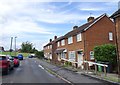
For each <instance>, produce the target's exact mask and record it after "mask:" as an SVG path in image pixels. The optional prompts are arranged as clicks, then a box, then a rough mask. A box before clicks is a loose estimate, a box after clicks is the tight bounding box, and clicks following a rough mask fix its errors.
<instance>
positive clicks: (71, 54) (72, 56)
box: [68, 51, 76, 61]
mask: <svg viewBox="0 0 120 85" xmlns="http://www.w3.org/2000/svg"><path fill="white" fill-rule="evenodd" d="M68 53H69V54H68V55H69V60H70V61H75V58H76V54H75V51H69V52H68Z"/></svg>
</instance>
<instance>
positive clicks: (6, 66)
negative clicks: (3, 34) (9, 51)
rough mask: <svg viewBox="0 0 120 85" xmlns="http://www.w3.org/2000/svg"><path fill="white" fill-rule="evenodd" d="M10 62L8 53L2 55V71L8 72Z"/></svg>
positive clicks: (0, 61) (0, 68) (0, 71)
mask: <svg viewBox="0 0 120 85" xmlns="http://www.w3.org/2000/svg"><path fill="white" fill-rule="evenodd" d="M9 66H10V63H9V61H8V60H7V57H6V55H0V73H5V74H8V72H9V69H10V68H9Z"/></svg>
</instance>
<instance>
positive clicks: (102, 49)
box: [94, 44, 117, 63]
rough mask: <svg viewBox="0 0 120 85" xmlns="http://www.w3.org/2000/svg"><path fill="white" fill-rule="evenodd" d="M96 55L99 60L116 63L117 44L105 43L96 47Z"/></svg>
mask: <svg viewBox="0 0 120 85" xmlns="http://www.w3.org/2000/svg"><path fill="white" fill-rule="evenodd" d="M94 57H95V59H96V60H97V61H102V62H110V63H116V59H117V55H116V46H115V45H112V44H105V45H101V46H96V47H95V48H94Z"/></svg>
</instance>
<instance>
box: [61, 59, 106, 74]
mask: <svg viewBox="0 0 120 85" xmlns="http://www.w3.org/2000/svg"><path fill="white" fill-rule="evenodd" d="M61 60H64V61H68V62H71V63H74V64H79V62H75V61H70V60H68V59H64V58H61ZM82 62H84V68H85V67H86V71H87V73H88V71H89V66H90V65H95V74H97V66H102V67H104V74H105V76H107V69H106V67H108V65H105V64H100V63H96V62H91V61H82ZM85 65H86V66H85Z"/></svg>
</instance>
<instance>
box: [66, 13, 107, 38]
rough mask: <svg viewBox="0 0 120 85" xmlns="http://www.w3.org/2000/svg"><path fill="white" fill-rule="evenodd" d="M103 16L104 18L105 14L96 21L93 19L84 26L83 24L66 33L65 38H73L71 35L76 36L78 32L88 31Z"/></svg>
mask: <svg viewBox="0 0 120 85" xmlns="http://www.w3.org/2000/svg"><path fill="white" fill-rule="evenodd" d="M104 16H106V14H103V15H101V16H99V17H97V18H96V19H94V20H93V21H91V22H88V23H86V24H83V25H82V26H80V27H78V28H76V29H74V30H72V31H70V32H68V33H67V34H66V35H65V38H67V37H70V36H73V35H76V34H78V33H80V32H83V31H86V30H87V29H89V28H90V27H91V26H92V25H94V24H95V23H96V22H97V21H99V20H100V19H101V18H103V17H104Z"/></svg>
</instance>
